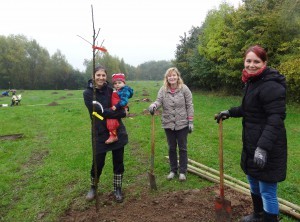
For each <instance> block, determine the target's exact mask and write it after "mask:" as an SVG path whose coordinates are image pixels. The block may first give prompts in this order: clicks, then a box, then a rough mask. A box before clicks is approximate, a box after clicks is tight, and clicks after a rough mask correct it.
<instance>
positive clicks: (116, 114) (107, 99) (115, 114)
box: [83, 80, 128, 154]
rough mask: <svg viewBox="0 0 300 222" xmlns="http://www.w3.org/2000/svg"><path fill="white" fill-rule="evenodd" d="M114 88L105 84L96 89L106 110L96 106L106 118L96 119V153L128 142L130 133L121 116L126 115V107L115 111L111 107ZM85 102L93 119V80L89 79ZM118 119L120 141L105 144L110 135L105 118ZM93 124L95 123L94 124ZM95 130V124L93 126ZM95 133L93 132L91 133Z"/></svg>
mask: <svg viewBox="0 0 300 222" xmlns="http://www.w3.org/2000/svg"><path fill="white" fill-rule="evenodd" d="M112 92H113V89H112V88H111V87H110V86H109V85H108V84H106V85H104V86H103V87H102V88H101V89H96V100H97V101H98V102H100V103H101V104H102V106H103V109H104V112H103V113H102V112H101V109H100V108H98V106H96V109H95V111H97V112H98V113H99V114H100V115H101V116H103V117H104V120H100V119H98V118H95V119H96V128H95V130H96V154H98V153H104V152H107V151H111V150H115V149H119V148H122V147H124V146H125V145H126V144H127V143H128V135H127V132H126V128H125V126H124V124H123V122H122V120H121V118H123V117H125V116H126V113H125V111H124V109H120V110H118V111H113V110H112V109H110V107H111V95H112ZM83 98H84V103H85V105H86V107H87V108H88V111H89V114H90V119H91V120H92V113H93V85H92V80H89V82H88V86H87V88H86V90H84V92H83ZM107 118H111V119H118V120H119V123H120V126H119V128H118V130H117V135H118V139H119V140H118V141H117V142H114V143H111V144H105V141H106V140H107V139H108V137H109V131H108V130H107V128H106V121H105V119H107ZM91 122H92V121H91ZM92 125H93V124H92ZM91 130H92V131H93V126H92V127H91ZM91 135H93V134H91Z"/></svg>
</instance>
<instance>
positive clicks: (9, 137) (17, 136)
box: [0, 133, 23, 140]
mask: <svg viewBox="0 0 300 222" xmlns="http://www.w3.org/2000/svg"><path fill="white" fill-rule="evenodd" d="M22 137H23V134H21V133H18V134H9V135H0V140H16V139H20V138H22Z"/></svg>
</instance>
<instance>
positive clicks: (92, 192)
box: [85, 178, 97, 201]
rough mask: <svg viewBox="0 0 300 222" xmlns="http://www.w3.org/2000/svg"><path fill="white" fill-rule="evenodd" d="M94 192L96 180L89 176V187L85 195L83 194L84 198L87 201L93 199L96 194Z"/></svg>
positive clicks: (95, 190)
mask: <svg viewBox="0 0 300 222" xmlns="http://www.w3.org/2000/svg"><path fill="white" fill-rule="evenodd" d="M96 192H97V189H96V181H95V178H91V188H90V190H89V192H88V193H87V195H86V196H85V199H86V200H87V201H92V200H94V199H95V196H96Z"/></svg>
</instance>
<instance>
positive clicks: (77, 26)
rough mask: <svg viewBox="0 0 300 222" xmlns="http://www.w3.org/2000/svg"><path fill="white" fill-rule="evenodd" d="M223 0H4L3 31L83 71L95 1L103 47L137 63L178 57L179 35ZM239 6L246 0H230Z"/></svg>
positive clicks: (0, 12) (89, 52)
mask: <svg viewBox="0 0 300 222" xmlns="http://www.w3.org/2000/svg"><path fill="white" fill-rule="evenodd" d="M222 2H225V1H224V0H151V1H149V0H106V1H101V0H97V1H96V0H94V1H93V0H72V1H69V0H26V1H25V0H5V1H2V2H1V6H0V35H5V36H8V35H10V34H14V35H17V34H22V35H25V36H26V37H27V38H28V39H29V40H31V39H35V40H36V41H37V42H38V43H39V45H40V46H42V47H44V48H46V49H47V50H48V51H49V53H50V54H51V55H53V53H55V52H56V51H57V50H58V49H59V50H60V51H61V53H62V54H63V55H65V56H66V59H67V61H68V62H69V63H70V64H71V65H72V66H73V67H74V68H78V69H80V70H81V71H83V70H84V66H83V61H84V59H91V58H92V49H91V46H90V45H89V44H88V43H87V42H85V41H84V40H82V39H81V38H79V37H78V36H77V35H80V36H82V37H83V38H85V39H86V40H88V41H90V42H92V41H93V39H92V36H93V27H92V14H91V5H93V9H94V20H95V29H96V30H98V29H99V28H100V29H101V30H100V34H99V37H98V42H99V45H100V44H101V42H102V41H103V40H104V44H103V45H104V46H105V47H106V48H107V50H108V52H109V53H110V55H112V56H117V57H119V58H120V59H121V58H123V59H124V61H125V63H127V64H130V65H133V66H137V65H139V64H142V63H144V62H147V61H150V60H155V61H158V60H170V59H174V51H175V50H176V45H177V44H179V40H180V36H183V35H184V32H186V33H188V31H189V30H190V29H191V27H192V26H201V24H202V23H203V22H204V19H205V17H206V14H207V12H208V11H209V10H211V9H218V6H219V5H220V4H221V3H222ZM226 2H228V3H229V4H231V5H234V6H235V7H237V6H238V5H239V3H241V0H227V1H226Z"/></svg>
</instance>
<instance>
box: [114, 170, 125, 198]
mask: <svg viewBox="0 0 300 222" xmlns="http://www.w3.org/2000/svg"><path fill="white" fill-rule="evenodd" d="M122 179H123V175H122V174H114V195H115V201H116V202H117V203H122V202H123V194H122Z"/></svg>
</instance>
